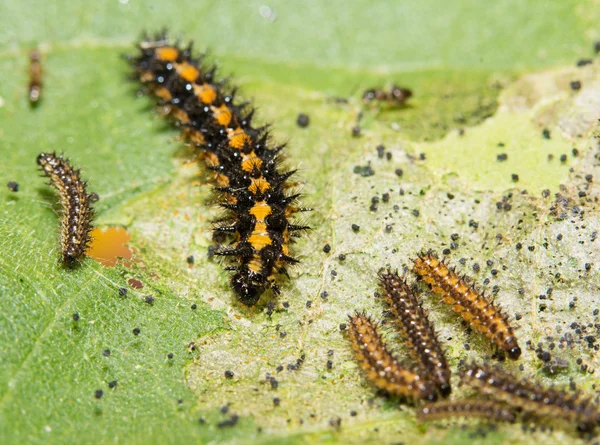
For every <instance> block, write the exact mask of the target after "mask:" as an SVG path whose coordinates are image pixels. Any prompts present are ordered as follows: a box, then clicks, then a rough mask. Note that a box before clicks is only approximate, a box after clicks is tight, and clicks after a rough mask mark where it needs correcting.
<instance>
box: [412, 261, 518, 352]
mask: <svg viewBox="0 0 600 445" xmlns="http://www.w3.org/2000/svg"><path fill="white" fill-rule="evenodd" d="M413 271H414V272H415V273H416V274H417V275H419V277H420V278H421V279H422V280H423V281H424V282H425V283H427V284H428V285H429V286H430V287H431V289H432V290H433V291H434V292H435V293H437V294H439V295H441V296H442V301H443V302H444V303H446V304H449V305H450V306H451V307H452V310H453V311H454V312H457V313H458V314H460V316H461V317H462V318H463V319H464V320H465V321H467V322H468V323H469V324H470V325H471V326H472V327H473V329H475V330H476V331H477V332H479V333H481V334H483V335H485V336H486V337H487V338H488V339H489V340H491V341H492V342H493V343H494V344H496V345H497V346H498V347H499V348H500V349H501V350H503V351H504V352H506V353H507V355H508V356H509V357H510V358H511V359H513V360H516V359H518V358H519V356H520V355H521V348H520V347H519V345H518V343H517V338H516V337H515V333H514V329H513V328H512V327H511V326H510V324H509V323H508V317H507V316H506V315H505V314H504V313H502V311H501V310H500V308H498V307H496V306H495V305H494V304H493V303H492V302H491V301H489V300H488V299H487V298H486V297H485V296H484V295H483V293H481V292H479V291H477V290H476V289H475V287H474V286H470V285H469V284H467V282H466V281H465V279H464V278H463V277H460V276H459V275H458V274H457V273H456V272H455V271H454V269H451V268H449V267H448V266H447V265H446V264H445V263H444V262H443V261H440V260H439V259H438V258H437V256H436V255H435V254H433V253H432V252H428V253H427V254H423V255H419V257H418V258H417V259H416V260H414V266H413Z"/></svg>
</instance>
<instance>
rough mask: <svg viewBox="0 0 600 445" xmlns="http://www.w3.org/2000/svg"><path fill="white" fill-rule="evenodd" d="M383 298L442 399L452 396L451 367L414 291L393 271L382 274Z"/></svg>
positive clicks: (380, 278)
mask: <svg viewBox="0 0 600 445" xmlns="http://www.w3.org/2000/svg"><path fill="white" fill-rule="evenodd" d="M379 281H380V283H381V287H382V288H383V297H384V298H385V300H386V301H387V303H388V304H389V306H390V309H391V311H392V313H393V314H394V316H395V318H396V320H397V321H398V327H399V328H400V331H401V333H402V336H403V337H404V338H405V339H406V340H407V341H408V343H409V349H410V352H411V353H412V355H413V358H414V359H415V360H416V361H418V362H420V365H421V367H422V369H423V371H424V372H425V373H426V374H427V376H428V377H429V379H430V380H431V381H432V382H434V384H435V385H436V387H437V389H438V391H439V392H440V394H441V395H442V396H443V397H447V396H448V395H450V392H451V390H452V389H451V386H450V368H449V366H448V361H447V360H446V356H445V354H444V350H443V349H442V345H441V344H440V342H439V340H438V337H437V333H436V332H435V328H434V326H433V323H432V322H431V321H430V320H429V317H428V316H427V313H426V312H425V310H424V309H423V307H421V305H420V304H419V301H418V299H417V296H416V295H415V293H414V291H413V289H411V287H410V286H409V285H408V283H406V281H405V280H404V279H403V278H400V277H399V276H398V274H397V273H394V272H392V271H390V270H388V271H386V272H381V273H380V274H379Z"/></svg>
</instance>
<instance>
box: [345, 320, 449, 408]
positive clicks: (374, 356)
mask: <svg viewBox="0 0 600 445" xmlns="http://www.w3.org/2000/svg"><path fill="white" fill-rule="evenodd" d="M348 330H349V336H350V341H351V342H352V349H354V353H355V355H356V358H357V360H358V362H359V363H360V367H361V368H362V370H363V371H364V372H365V374H366V376H367V378H368V379H369V380H370V381H371V382H372V383H373V384H374V385H375V386H377V387H378V388H380V389H383V390H386V391H388V392H389V393H390V394H394V395H397V396H404V397H410V398H413V399H425V400H429V401H435V400H436V399H437V394H436V388H435V386H434V385H433V384H432V383H431V382H430V381H429V380H428V379H427V377H426V376H424V375H423V374H421V373H419V372H416V371H412V370H409V369H407V368H405V367H402V366H401V365H400V364H399V363H398V360H397V359H396V358H395V357H394V356H393V355H392V353H391V352H389V351H388V349H387V347H386V345H385V343H384V341H383V338H382V337H381V335H380V334H379V332H378V328H377V324H376V323H374V322H373V321H371V319H370V318H369V317H367V316H366V315H365V314H361V313H356V314H355V315H353V316H350V317H349V327H348Z"/></svg>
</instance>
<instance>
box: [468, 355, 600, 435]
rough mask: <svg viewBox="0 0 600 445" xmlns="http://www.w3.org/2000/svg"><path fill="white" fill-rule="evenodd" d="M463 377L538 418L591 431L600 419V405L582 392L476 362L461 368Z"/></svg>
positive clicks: (477, 386) (474, 385)
mask: <svg viewBox="0 0 600 445" xmlns="http://www.w3.org/2000/svg"><path fill="white" fill-rule="evenodd" d="M460 377H461V382H463V383H466V384H468V385H469V386H471V387H473V388H476V389H477V390H478V391H480V392H482V393H484V394H488V395H490V396H492V397H493V398H495V399H497V400H500V401H503V402H506V403H507V404H509V405H511V406H514V407H519V408H522V409H523V410H524V411H527V412H528V413H530V414H532V415H534V416H535V417H547V418H554V419H565V420H567V421H570V422H576V423H577V429H578V430H579V431H580V432H591V431H592V430H593V429H594V428H595V427H596V425H597V424H598V422H599V421H600V416H599V413H598V407H597V406H596V405H595V404H594V403H592V400H591V398H582V397H581V394H580V393H571V394H569V393H567V392H565V391H559V390H556V389H552V388H544V387H542V386H541V385H538V384H535V383H533V382H525V381H522V380H519V379H518V378H517V377H515V376H513V375H511V374H508V373H506V372H503V371H500V370H499V369H492V368H491V367H488V366H484V365H476V364H472V365H470V366H468V367H467V368H466V369H465V370H463V371H461V373H460Z"/></svg>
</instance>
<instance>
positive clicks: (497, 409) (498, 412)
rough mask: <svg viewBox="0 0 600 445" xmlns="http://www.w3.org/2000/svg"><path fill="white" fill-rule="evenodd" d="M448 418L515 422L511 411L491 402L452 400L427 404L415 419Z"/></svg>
mask: <svg viewBox="0 0 600 445" xmlns="http://www.w3.org/2000/svg"><path fill="white" fill-rule="evenodd" d="M449 417H465V418H471V417H474V418H482V419H488V420H493V421H497V422H507V423H515V420H516V415H515V413H514V411H513V410H511V409H510V408H508V407H507V406H506V405H503V404H501V403H498V402H494V401H491V400H452V401H443V402H436V403H428V404H426V405H424V406H423V407H421V408H420V409H419V410H418V411H417V418H418V419H419V420H422V421H431V420H440V419H447V418H449Z"/></svg>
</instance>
